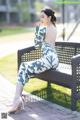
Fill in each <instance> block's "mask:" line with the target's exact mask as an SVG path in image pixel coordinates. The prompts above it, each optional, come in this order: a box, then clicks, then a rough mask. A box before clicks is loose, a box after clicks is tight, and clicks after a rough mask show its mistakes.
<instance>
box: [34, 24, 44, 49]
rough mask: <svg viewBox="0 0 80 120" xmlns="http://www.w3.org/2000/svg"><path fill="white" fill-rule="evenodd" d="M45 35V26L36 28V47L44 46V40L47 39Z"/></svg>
mask: <svg viewBox="0 0 80 120" xmlns="http://www.w3.org/2000/svg"><path fill="white" fill-rule="evenodd" d="M45 33H46V27H44V26H37V27H36V33H35V39H34V42H35V46H36V47H41V46H42V43H43V42H44V39H45Z"/></svg>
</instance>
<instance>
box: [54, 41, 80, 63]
mask: <svg viewBox="0 0 80 120" xmlns="http://www.w3.org/2000/svg"><path fill="white" fill-rule="evenodd" d="M56 50H57V54H58V57H59V62H60V63H65V64H71V58H72V57H73V56H74V55H76V54H80V43H74V42H56Z"/></svg>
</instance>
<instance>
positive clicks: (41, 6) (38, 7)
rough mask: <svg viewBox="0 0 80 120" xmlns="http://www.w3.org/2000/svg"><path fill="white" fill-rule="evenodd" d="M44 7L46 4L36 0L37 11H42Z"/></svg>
mask: <svg viewBox="0 0 80 120" xmlns="http://www.w3.org/2000/svg"><path fill="white" fill-rule="evenodd" d="M43 7H44V4H43V3H41V2H40V1H38V0H36V2H35V8H36V11H37V12H40V11H41V9H42V8H43Z"/></svg>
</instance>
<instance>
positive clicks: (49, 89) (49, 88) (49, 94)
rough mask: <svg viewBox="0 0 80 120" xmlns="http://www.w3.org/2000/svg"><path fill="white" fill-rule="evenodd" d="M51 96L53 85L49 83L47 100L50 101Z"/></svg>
mask: <svg viewBox="0 0 80 120" xmlns="http://www.w3.org/2000/svg"><path fill="white" fill-rule="evenodd" d="M51 94H52V90H51V83H50V82H47V98H48V99H50V96H51Z"/></svg>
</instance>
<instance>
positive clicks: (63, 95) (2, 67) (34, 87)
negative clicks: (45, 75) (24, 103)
mask: <svg viewBox="0 0 80 120" xmlns="http://www.w3.org/2000/svg"><path fill="white" fill-rule="evenodd" d="M0 74H2V75H3V76H4V77H5V78H7V79H8V80H9V81H10V82H12V83H13V84H15V83H16V80H17V55H16V53H14V54H10V55H8V56H5V57H3V58H1V59H0ZM24 89H25V91H27V92H30V93H32V94H34V95H37V96H40V97H42V98H44V99H46V100H48V101H51V102H55V103H57V104H59V105H61V106H65V107H68V108H70V100H71V97H70V94H71V93H70V92H71V91H70V89H67V88H64V87H61V86H58V85H55V84H51V85H50V86H48V85H47V82H44V81H42V80H39V79H36V78H34V79H30V80H29V82H28V83H26V85H25V87H24ZM78 111H80V103H79V102H78Z"/></svg>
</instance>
